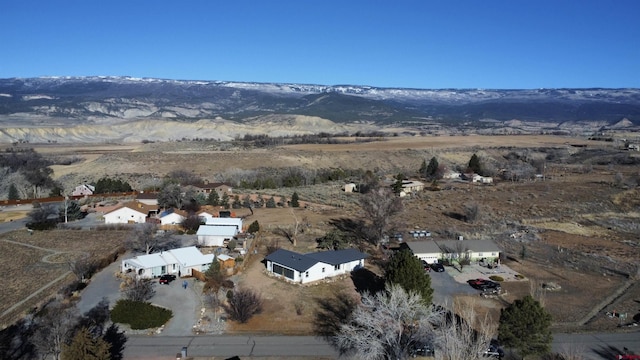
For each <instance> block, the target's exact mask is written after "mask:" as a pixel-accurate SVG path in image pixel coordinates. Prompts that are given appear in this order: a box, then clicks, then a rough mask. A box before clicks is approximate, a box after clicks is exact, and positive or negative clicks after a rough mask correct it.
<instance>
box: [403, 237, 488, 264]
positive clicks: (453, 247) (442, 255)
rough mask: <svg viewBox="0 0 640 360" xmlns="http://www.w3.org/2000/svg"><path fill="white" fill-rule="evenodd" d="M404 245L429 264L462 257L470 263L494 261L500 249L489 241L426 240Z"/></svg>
mask: <svg viewBox="0 0 640 360" xmlns="http://www.w3.org/2000/svg"><path fill="white" fill-rule="evenodd" d="M406 244H407V246H408V247H409V249H411V251H412V252H413V254H414V255H415V256H417V257H418V258H419V259H420V260H424V261H426V262H427V263H429V264H433V263H436V262H438V261H439V260H440V259H453V260H455V259H458V258H460V257H463V256H467V257H468V258H469V260H472V261H473V260H480V259H485V260H487V261H495V260H497V259H498V258H499V257H500V248H498V246H497V245H496V244H495V243H494V242H493V241H491V240H427V241H410V242H407V243H406ZM463 254H465V255H463Z"/></svg>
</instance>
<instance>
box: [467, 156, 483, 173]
mask: <svg viewBox="0 0 640 360" xmlns="http://www.w3.org/2000/svg"><path fill="white" fill-rule="evenodd" d="M469 169H470V170H471V171H473V172H474V173H476V174H480V175H482V164H481V163H480V158H479V157H478V155H476V154H473V155H471V159H469Z"/></svg>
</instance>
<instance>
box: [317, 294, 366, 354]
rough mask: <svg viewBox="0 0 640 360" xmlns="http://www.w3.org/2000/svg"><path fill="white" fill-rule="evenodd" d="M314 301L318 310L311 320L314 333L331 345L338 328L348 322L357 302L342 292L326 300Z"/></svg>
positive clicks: (318, 299)
mask: <svg viewBox="0 0 640 360" xmlns="http://www.w3.org/2000/svg"><path fill="white" fill-rule="evenodd" d="M315 301H316V303H318V309H317V310H316V312H315V314H314V319H313V330H314V333H315V334H316V335H318V336H321V337H323V338H325V339H326V340H327V341H329V342H330V343H331V342H332V337H333V336H335V335H336V334H337V333H338V332H339V331H340V326H341V325H342V324H345V323H347V321H348V320H349V317H350V316H351V313H352V312H353V310H354V309H355V308H356V305H357V301H356V299H354V298H353V297H352V296H350V295H348V294H346V293H344V292H337V293H335V294H333V296H331V297H328V298H316V299H315Z"/></svg>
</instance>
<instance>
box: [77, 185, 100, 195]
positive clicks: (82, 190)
mask: <svg viewBox="0 0 640 360" xmlns="http://www.w3.org/2000/svg"><path fill="white" fill-rule="evenodd" d="M95 191H96V187H95V186H93V185H89V184H82V185H78V186H76V188H75V189H73V191H72V192H71V196H85V195H93V193H94V192H95Z"/></svg>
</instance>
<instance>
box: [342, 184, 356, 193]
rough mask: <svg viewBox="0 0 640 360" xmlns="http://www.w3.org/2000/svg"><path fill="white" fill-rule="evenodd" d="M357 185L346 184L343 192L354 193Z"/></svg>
mask: <svg viewBox="0 0 640 360" xmlns="http://www.w3.org/2000/svg"><path fill="white" fill-rule="evenodd" d="M356 189H357V185H356V184H354V183H348V184H345V185H344V192H348V193H350V192H356Z"/></svg>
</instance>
